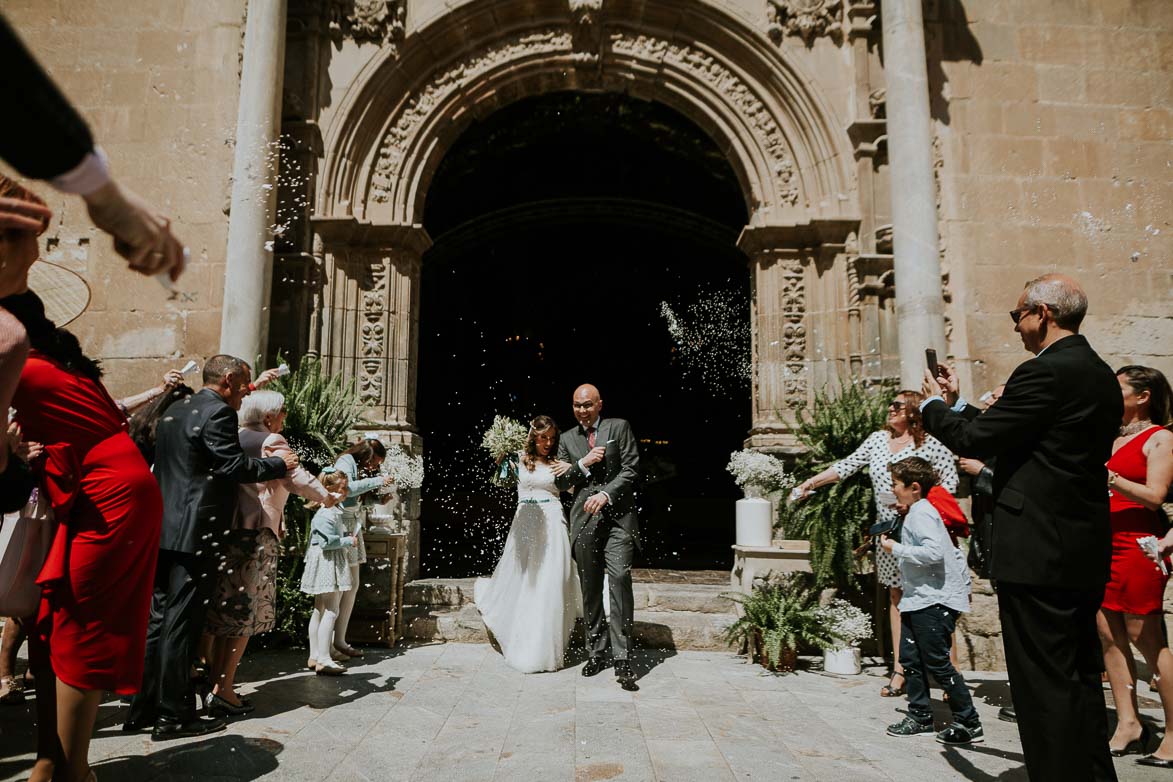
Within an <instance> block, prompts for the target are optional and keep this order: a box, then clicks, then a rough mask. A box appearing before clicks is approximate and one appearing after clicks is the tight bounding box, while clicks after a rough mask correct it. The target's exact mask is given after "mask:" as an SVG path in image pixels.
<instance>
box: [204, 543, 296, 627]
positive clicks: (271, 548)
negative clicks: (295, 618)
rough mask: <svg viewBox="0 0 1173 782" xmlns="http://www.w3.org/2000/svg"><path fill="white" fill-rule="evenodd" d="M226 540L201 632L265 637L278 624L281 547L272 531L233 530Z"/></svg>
mask: <svg viewBox="0 0 1173 782" xmlns="http://www.w3.org/2000/svg"><path fill="white" fill-rule="evenodd" d="M225 537H226V540H225V543H224V556H223V559H222V560H221V561H220V563H219V564H218V566H217V571H216V574H215V577H216V586H215V589H214V590H213V591H212V599H211V601H210V602H209V603H208V615H207V619H206V620H205V623H204V630H205V632H208V633H211V634H212V635H216V636H221V637H229V638H238V637H243V636H252V635H259V634H260V633H267V632H269V631H270V630H272V629H273V626H274V625H275V624H276V623H277V558H278V556H279V555H280V553H281V544H280V542H279V541H278V540H277V536H276V535H275V534H273V530H271V529H259V530H254V529H234V530H231V531H230V532H229V533H228V535H226V536H225Z"/></svg>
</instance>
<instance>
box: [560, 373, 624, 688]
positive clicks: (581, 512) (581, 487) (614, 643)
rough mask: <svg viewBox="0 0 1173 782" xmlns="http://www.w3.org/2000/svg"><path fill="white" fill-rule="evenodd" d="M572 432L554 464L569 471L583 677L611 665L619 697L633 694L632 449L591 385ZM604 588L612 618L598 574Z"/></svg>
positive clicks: (577, 399)
mask: <svg viewBox="0 0 1173 782" xmlns="http://www.w3.org/2000/svg"><path fill="white" fill-rule="evenodd" d="M573 401H574V417H575V418H576V419H577V420H578V423H579V425H578V426H576V427H575V428H574V429H571V430H570V431H567V432H566V433H565V434H563V435H562V437H561V439H560V441H559V445H558V459H559V461H563V462H569V463H570V464H571V467H570V469H569V470H568V471H567V472H566V473H565V474H563V475H561V476H560V477H559V478H558V486H559V488H561V489H563V490H564V491H565V490H573V491H574V504H573V505H572V506H571V508H570V546H571V550H572V551H573V552H574V559H575V561H576V562H578V572H579V579H580V580H581V583H582V598H583V613H584V614H585V617H584V618H585V620H586V626H587V651H588V653H589V654H590V659H589V660H587V663H586V665H584V666H583V669H582V675H583V676H594V675H595V674H597V673H598V672H599V671H601V670H603V669H604V668H606V667H607V665H608V661H607V658H608V652H610V656H611V658H612V659H614V661H615V677H616V679H618V681H619V684H620V685H621V686H622V687H623V689H625V690H638V689H639V687H638V686H637V685H636V683H635V674H634V672H633V671H632V670H631V662H630V654H631V645H632V634H633V630H634V627H635V598H634V596H633V595H632V589H631V560H632V556H633V555H634V552H635V547H636V545H637V543H638V538H639V515H638V513H637V512H636V502H635V483H636V478H637V477H638V476H639V447H638V445H637V443H636V441H635V435H634V434H632V431H631V425H630V424H628V423H627V421H624V420H622V419H620V418H608V419H606V420H604V419H602V418H600V413H602V411H603V400H602V398H600V396H599V390H598V389H597V388H595V387H594V386H592V385H583V386H579V387H578V388H577V389H576V390H575V392H574V400H573ZM604 573H606V575H607V580H608V582H609V584H610V589H609V591H610V593H611V595H610V599H611V618H610V623H609V627H608V622H607V619H606V616H605V614H604V612H603V574H604Z"/></svg>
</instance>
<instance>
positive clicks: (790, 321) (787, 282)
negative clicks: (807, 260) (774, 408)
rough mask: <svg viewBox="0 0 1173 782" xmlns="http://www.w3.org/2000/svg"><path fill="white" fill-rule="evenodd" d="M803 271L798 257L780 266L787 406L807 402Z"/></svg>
mask: <svg viewBox="0 0 1173 782" xmlns="http://www.w3.org/2000/svg"><path fill="white" fill-rule="evenodd" d="M805 315H806V272H805V270H804V268H803V261H802V259H801V258H794V259H789V260H786V261H783V267H782V318H783V324H782V360H783V372H782V397H783V399H784V400H785V402H786V404H787V406H789V407H798V406H800V405H803V404H806V401H807V370H806V324H805V322H804V320H805Z"/></svg>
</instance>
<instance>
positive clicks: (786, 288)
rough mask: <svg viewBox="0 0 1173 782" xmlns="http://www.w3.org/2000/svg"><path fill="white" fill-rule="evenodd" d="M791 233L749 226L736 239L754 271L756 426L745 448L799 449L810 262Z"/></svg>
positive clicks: (806, 376)
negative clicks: (797, 420)
mask: <svg viewBox="0 0 1173 782" xmlns="http://www.w3.org/2000/svg"><path fill="white" fill-rule="evenodd" d="M787 233H792V232H788V231H787V229H773V228H746V229H745V230H743V231H742V233H741V238H740V239H738V242H737V246H738V247H739V248H740V249H741V251H742V252H744V253H745V254H746V256H747V257H748V258H749V269H750V296H751V300H750V308H751V309H750V324H751V341H752V346H751V351H752V361H753V378H752V380H753V383H752V387H753V390H752V394H753V429H752V430H750V436H749V439H748V440H747V441H746V446H747V447H751V448H762V449H766V450H770V451H775V452H779V453H798V452H799V451H800V450H801V446H799V443H798V441H797V440H796V439H795V437H794V435H793V434H792V432H793V430H794V414H793V410H794V408H795V406H797V405H801V404H804V403H805V402H806V401H807V395H808V392H809V387H808V381H809V375H810V366H809V365H810V362H809V360H808V358H807V350H806V336H807V325H806V301H805V292H806V283H805V278H806V267H807V264H806V261H805V254H804V253H803V252H802V251H800V250H797V249H794V248H793V247H788V246H786V244H788V243H789V242H787V241H786V237H784V236H783V235H784V234H787ZM789 238H791V239H792V238H793V237H789Z"/></svg>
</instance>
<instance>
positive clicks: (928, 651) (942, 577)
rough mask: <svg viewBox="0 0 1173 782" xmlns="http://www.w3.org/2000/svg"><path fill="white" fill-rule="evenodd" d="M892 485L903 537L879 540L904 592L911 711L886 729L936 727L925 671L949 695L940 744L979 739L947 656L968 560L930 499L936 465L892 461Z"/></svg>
mask: <svg viewBox="0 0 1173 782" xmlns="http://www.w3.org/2000/svg"><path fill="white" fill-rule="evenodd" d="M888 469H890V470H891V471H892V486H893V489H892V490H893V492H894V493H895V494H896V500H897V502H898V503H899V504H900V505H903V506H905V507H907V508H908V514H907V515H906V516H905V518H904V524H903V526H902V527H901V534H900V539H899V540H896V539H895V538H893V537H889V536H888V535H884V536H882V537H881V538H880V545H881V546H883V547H884V550H885V551H888V552H889V553H891V554H892V555H893V556H894V557H896V562H897V564H899V566H900V578H901V581H902V582H903V584H904V596H903V597H902V598H901V600H900V606H899V607H900V664H901V665H902V666H904V676H905V680H906V681H907V682H908V685H907V686H908V716H906V717H905V718H904V719H903V720H902V721H901V722H898V723H896V724H895V725H889V726H888V735H889V736H918V735H923V734H929V733H935V732H936V731H935V729H934V727H933V712H932V708H931V706H930V702H929V684H928V676H927V675H928V674H932V676H933V678H934V679H936V680H937V683H938V684H940V685H941V686H942V687H943V688H944V689H945V693H946V694H947V695H948V696H949V707H950V708H951V709H952V710H953V724H951V725H950V726H949V727H947V728H946V729H945V730H943V731H941V732H940V733H937V741H939V742H941V743H942V744H949V745H958V744H970V743H973V742H975V741H982V739H983V735H982V723H981V720H979V719H978V714H977V710H976V709H975V708H974V707H973V698H972V697H971V696H970V694H969V688H968V687H966V686H965V679H964V678H963V677H962V676H961V674H960V673H959V672H958V671H957V669H956V668H954V667H953V663H952V662H950V661H949V647H950V646H951V645H952V643H953V630H954V629H955V628H956V627H957V617H958V616H959V615H961V614H962V613H963V612H966V611H969V586H970V578H969V567H968V566H967V565H966V563H965V556H964V555H963V554H962V553H961V551H959V550H958V549H957V548H956V547H954V545H953V541H952V540H951V539H950V538H949V532H948V531H947V530H946V529H945V522H943V521H942V520H941V515H940V514H939V513H937V510H936V508H934V507H933V506H932V504H930V503H929V501H928V500H927V499H925V498H926V497H927V496H928V493H929V489H931V488H933V486H935V485H936V483H937V474H936V473H935V472H934V470H933V467H932V465H931V464H929V463H928V462H927V461H925V460H924V459H921V458H920V457H916V456H911V457H909V458H907V459H904V460H902V461H898V462H893V463H892V464H891V465H889V467H888Z"/></svg>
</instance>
